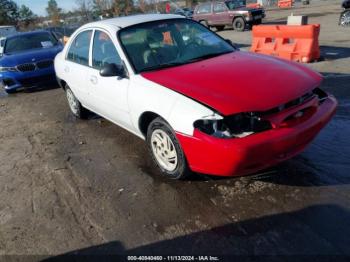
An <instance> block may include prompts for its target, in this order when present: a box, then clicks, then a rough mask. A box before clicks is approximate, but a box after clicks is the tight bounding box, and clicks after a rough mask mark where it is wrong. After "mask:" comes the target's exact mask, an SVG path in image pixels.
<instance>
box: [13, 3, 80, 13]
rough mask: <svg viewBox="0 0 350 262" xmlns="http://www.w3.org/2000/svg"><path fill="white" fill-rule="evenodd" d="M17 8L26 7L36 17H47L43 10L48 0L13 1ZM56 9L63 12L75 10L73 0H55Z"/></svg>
mask: <svg viewBox="0 0 350 262" xmlns="http://www.w3.org/2000/svg"><path fill="white" fill-rule="evenodd" d="M14 1H15V2H16V3H17V4H18V6H21V5H26V6H28V7H29V8H30V9H31V10H32V11H33V12H34V13H35V14H37V15H47V13H46V10H45V8H46V7H47V1H48V0H14ZM56 2H57V4H58V7H60V8H62V9H64V10H65V11H69V10H72V9H73V8H76V7H77V6H76V4H75V0H56Z"/></svg>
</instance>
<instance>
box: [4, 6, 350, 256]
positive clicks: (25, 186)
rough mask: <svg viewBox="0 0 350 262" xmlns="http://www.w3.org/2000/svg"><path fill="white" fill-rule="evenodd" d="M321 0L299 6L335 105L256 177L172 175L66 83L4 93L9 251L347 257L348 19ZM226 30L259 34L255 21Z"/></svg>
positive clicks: (272, 14) (280, 15)
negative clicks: (75, 111)
mask: <svg viewBox="0 0 350 262" xmlns="http://www.w3.org/2000/svg"><path fill="white" fill-rule="evenodd" d="M314 2H315V3H312V5H311V6H309V7H302V8H298V9H294V10H293V11H292V12H293V13H294V14H299V13H303V14H309V15H310V22H311V23H321V27H322V32H321V37H320V41H321V45H322V55H323V57H324V61H322V62H318V63H314V64H311V65H309V66H311V67H313V68H315V69H317V70H319V71H320V72H322V73H323V74H324V75H325V76H326V80H325V82H324V84H323V87H324V88H325V89H326V90H328V91H331V92H332V93H334V94H335V95H336V96H337V98H338V99H339V109H338V112H337V114H336V116H335V117H334V119H333V121H332V122H331V123H330V124H329V125H328V126H327V127H326V129H325V130H323V131H322V132H321V134H320V135H319V136H318V137H317V139H316V140H315V141H314V143H313V144H312V145H311V146H310V147H309V148H308V149H307V150H306V151H305V152H304V153H303V154H301V155H300V156H298V157H296V158H294V159H292V160H290V161H287V162H286V163H284V164H281V165H280V166H277V167H274V168H272V169H269V170H267V171H264V172H262V173H259V174H256V175H254V176H249V177H244V178H231V179H216V178H213V177H208V176H204V175H197V176H196V177H195V178H193V179H191V180H190V181H186V182H176V181H168V180H164V179H162V178H161V177H160V176H159V174H158V173H157V171H156V170H155V168H154V167H153V164H152V162H151V158H150V157H149V155H148V153H147V149H146V146H145V144H144V142H143V141H142V140H140V139H139V138H136V137H135V136H133V135H132V134H129V133H128V132H127V131H124V130H123V129H121V128H119V127H117V126H115V125H113V124H111V123H109V122H108V121H106V120H104V119H102V118H99V117H97V116H91V117H90V119H89V120H88V121H81V120H76V119H75V118H74V117H72V116H71V114H70V112H69V109H68V106H67V103H66V99H65V96H64V92H63V91H62V90H61V89H50V90H44V91H40V92H22V93H18V94H15V95H11V96H6V95H5V94H4V93H1V94H0V96H1V98H0V122H1V128H0V139H1V140H0V166H1V169H0V199H1V202H0V255H5V254H6V255H29V254H30V255H42V256H43V257H50V256H55V255H59V254H66V253H68V254H72V253H74V254H76V253H78V254H125V253H128V254H129V253H133V254H135V253H138V254H141V255H145V254H176V255H177V254H203V253H206V254H211V255H222V254H235V255H320V254H321V255H329V256H327V257H324V258H328V259H330V260H331V259H337V261H340V260H342V259H344V260H345V259H346V257H344V256H343V255H347V256H349V257H350V237H349V236H350V176H349V174H350V162H349V155H350V140H349V135H350V86H349V83H350V28H339V27H338V26H337V21H338V20H337V19H338V15H339V12H340V8H339V6H338V4H332V3H333V1H314ZM290 12H291V10H288V11H276V10H270V11H268V12H267V16H268V17H269V19H268V22H269V23H272V22H279V21H283V19H285V17H286V16H287V14H289V13H290ZM220 34H222V35H223V36H224V37H226V38H230V39H232V40H233V41H234V42H236V43H238V44H239V45H240V46H242V47H243V49H244V48H246V47H247V46H248V45H249V43H250V38H251V36H250V34H251V33H250V32H243V33H239V32H234V31H232V30H225V31H223V32H221V33H220ZM336 255H338V257H337V258H334V257H333V256H336ZM43 257H32V259H33V260H39V259H42V258H43ZM349 257H348V258H349ZM279 258H280V257H277V260H279ZM297 258H298V257H295V259H297ZM309 258H310V257H309Z"/></svg>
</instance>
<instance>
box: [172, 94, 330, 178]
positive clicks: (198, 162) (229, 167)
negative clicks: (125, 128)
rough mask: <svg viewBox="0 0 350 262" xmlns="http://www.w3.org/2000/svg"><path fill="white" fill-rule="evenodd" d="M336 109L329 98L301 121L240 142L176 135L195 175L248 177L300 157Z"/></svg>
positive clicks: (206, 136)
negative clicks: (196, 173) (294, 157)
mask: <svg viewBox="0 0 350 262" xmlns="http://www.w3.org/2000/svg"><path fill="white" fill-rule="evenodd" d="M336 107H337V101H336V99H335V98H334V97H333V96H328V97H327V98H325V99H324V100H323V101H322V103H321V104H320V105H319V106H318V107H316V108H315V110H314V111H313V112H312V114H311V115H309V116H308V117H307V118H305V119H303V121H297V122H293V123H292V124H290V125H283V126H282V125H281V126H280V127H277V128H273V129H270V130H267V131H264V132H260V133H255V134H253V135H250V136H246V137H243V138H230V139H222V138H218V137H214V136H210V135H208V134H205V133H203V132H201V131H199V130H198V129H195V131H194V134H193V136H187V135H184V134H181V133H178V132H177V133H176V136H177V138H178V140H179V141H180V143H181V145H182V148H183V150H184V153H185V155H186V158H187V161H188V163H189V165H190V167H191V169H192V170H193V171H194V172H199V173H205V174H209V175H217V176H240V175H247V174H252V173H254V172H257V171H259V170H262V169H265V168H267V167H270V166H273V165H276V164H278V163H279V162H282V161H284V160H287V159H289V158H292V157H293V156H295V155H297V154H299V153H300V152H301V151H303V150H304V148H305V147H306V146H307V145H308V144H309V143H310V142H311V141H312V140H313V139H314V138H315V136H316V135H317V134H318V133H319V131H320V130H321V129H322V128H323V127H324V126H325V125H326V124H327V123H328V122H329V121H330V119H331V117H332V116H333V115H334V113H335V111H336Z"/></svg>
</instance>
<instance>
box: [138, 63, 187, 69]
mask: <svg viewBox="0 0 350 262" xmlns="http://www.w3.org/2000/svg"><path fill="white" fill-rule="evenodd" d="M186 63H187V61H186V62H170V63H164V64H158V65H154V66H149V67H146V68H144V69H142V70H141V72H145V71H152V70H156V69H164V68H168V67H173V66H179V65H184V64H186Z"/></svg>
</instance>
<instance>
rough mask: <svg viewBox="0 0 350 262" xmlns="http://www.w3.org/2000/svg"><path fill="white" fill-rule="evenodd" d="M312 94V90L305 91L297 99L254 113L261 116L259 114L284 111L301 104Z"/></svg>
mask: <svg viewBox="0 0 350 262" xmlns="http://www.w3.org/2000/svg"><path fill="white" fill-rule="evenodd" d="M314 96H315V93H314V91H311V92H309V93H306V94H305V95H303V96H301V97H298V98H297V99H293V100H291V101H289V102H287V103H285V104H282V105H280V106H278V107H275V108H272V109H270V110H267V111H264V112H256V115H257V116H259V117H261V116H268V115H273V114H277V113H279V112H281V111H284V110H286V109H288V108H291V107H294V106H298V105H301V104H303V103H304V102H305V101H307V100H310V99H311V98H312V97H314Z"/></svg>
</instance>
